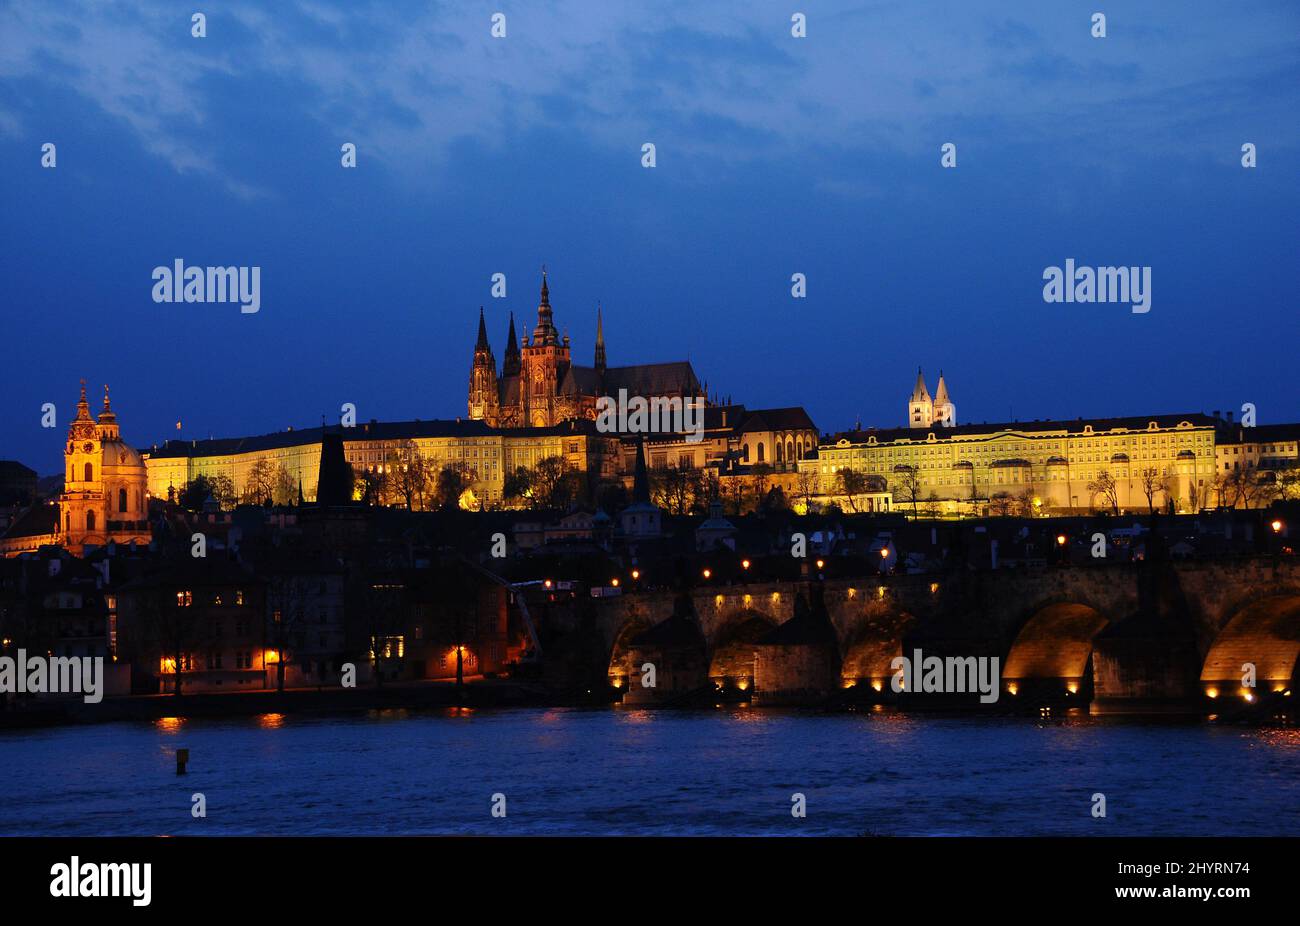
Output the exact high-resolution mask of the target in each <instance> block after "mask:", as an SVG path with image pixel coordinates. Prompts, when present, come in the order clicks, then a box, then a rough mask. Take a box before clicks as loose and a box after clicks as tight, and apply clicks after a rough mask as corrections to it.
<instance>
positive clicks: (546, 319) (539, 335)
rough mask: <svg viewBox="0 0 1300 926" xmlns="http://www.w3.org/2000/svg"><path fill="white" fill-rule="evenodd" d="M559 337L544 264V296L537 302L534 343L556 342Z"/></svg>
mask: <svg viewBox="0 0 1300 926" xmlns="http://www.w3.org/2000/svg"><path fill="white" fill-rule="evenodd" d="M558 339H559V336H558V334H557V332H556V330H555V323H554V322H553V321H552V319H551V290H550V287H548V286H547V285H546V265H545V264H543V265H542V298H541V300H540V301H539V302H538V303H537V329H536V330H535V331H534V332H533V344H535V345H546V344H554V343H555V342H556V341H557V340H558Z"/></svg>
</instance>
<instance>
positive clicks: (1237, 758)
mask: <svg viewBox="0 0 1300 926" xmlns="http://www.w3.org/2000/svg"><path fill="white" fill-rule="evenodd" d="M178 747H183V748H188V749H189V750H190V764H189V773H188V774H187V775H186V776H184V777H178V776H177V775H176V774H175V750H176V749H177V748H178ZM0 757H2V759H3V761H2V763H0V764H2V765H3V768H4V772H5V774H4V788H3V791H4V793H3V798H0V834H5V835H15V834H38V835H72V834H89V835H132V834H148V835H154V834H174V835H188V834H201V833H210V834H514V835H523V834H554V835H579V834H598V835H624V834H644V835H692V834H697V835H748V834H754V835H757V834H807V835H858V834H879V835H899V836H904V835H928V834H948V835H1035V834H1041V835H1101V834H1108V835H1148V834H1149V835H1207V836H1214V835H1292V836H1294V835H1297V834H1300V730H1296V729H1255V728H1246V727H1228V726H1215V725H1210V724H1197V723H1189V724H1175V723H1135V722H1119V721H1112V720H1107V721H1099V720H1091V719H1088V718H1077V719H1062V720H1050V721H1039V720H1034V719H1018V718H979V717H937V716H929V715H916V714H899V713H888V712H879V713H870V712H868V713H862V714H811V713H798V712H791V713H785V712H775V711H759V710H751V709H746V708H736V709H719V710H717V711H713V712H709V711H702V712H693V713H676V712H667V711H657V712H656V711H635V710H627V709H621V708H615V709H602V710H570V709H552V710H547V709H519V710H500V709H497V710H478V711H471V710H464V709H460V710H445V711H429V712H421V713H416V712H407V711H386V712H371V713H368V714H357V715H348V716H330V717H319V716H281V715H275V714H269V715H263V716H261V717H256V718H242V719H231V720H184V721H182V720H176V719H164V720H161V721H158V722H156V723H144V722H137V723H114V724H103V725H97V726H85V727H65V728H58V729H51V730H41V731H35V732H31V731H24V732H4V733H0ZM196 792H201V793H202V794H203V795H204V797H205V798H206V805H207V816H206V817H205V818H202V819H196V818H195V817H193V816H192V814H191V806H192V795H193V794H195V793H196ZM796 792H798V793H801V794H803V795H804V796H805V799H806V807H807V815H806V817H804V818H802V819H797V818H795V817H794V816H792V814H791V807H792V795H793V794H794V793H796ZM498 793H499V794H502V795H504V796H505V816H504V817H493V816H492V814H491V812H490V811H491V808H492V806H493V797H492V796H493V795H494V794H498ZM1096 793H1101V794H1104V795H1105V798H1106V816H1105V818H1104V819H1103V818H1095V817H1094V816H1093V814H1092V807H1093V799H1092V796H1093V795H1094V794H1096ZM498 806H499V805H498Z"/></svg>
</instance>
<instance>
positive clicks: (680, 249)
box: [0, 0, 1300, 473]
mask: <svg viewBox="0 0 1300 926" xmlns="http://www.w3.org/2000/svg"><path fill="white" fill-rule="evenodd" d="M196 9H199V10H202V11H204V12H206V14H207V17H208V20H207V32H208V34H207V37H206V38H201V39H200V38H193V37H191V35H190V28H191V23H190V16H191V14H192V13H193V12H194V11H195V10H196ZM498 10H500V11H502V12H504V13H505V14H506V16H507V36H506V38H504V39H494V38H492V37H491V36H490V34H489V28H490V25H491V22H490V18H491V16H492V14H493V13H494V12H496V11H498ZM795 10H802V11H804V12H806V13H807V15H808V37H807V38H804V39H795V38H792V37H791V35H790V25H791V24H790V16H791V13H792V12H794V11H795ZM1095 10H1101V11H1103V12H1105V13H1106V14H1107V17H1108V20H1107V33H1108V35H1107V37H1106V38H1104V39H1095V38H1093V37H1092V36H1091V34H1090V29H1091V22H1090V16H1091V14H1092V13H1093V12H1094V11H1095ZM1298 104H1300V4H1296V3H1294V2H1277V3H1251V2H1246V3H1240V4H1224V3H1211V2H1204V3H1180V4H1172V3H1154V4H1135V3H1131V2H1098V0H1089V2H1087V3H1077V2H1052V3H1042V2H1039V0H1035V2H1024V3H1016V2H998V3H980V2H952V3H937V2H917V0H908V2H898V3H830V2H823V0H810V2H807V3H805V2H804V0H791V2H786V3H780V4H778V3H768V2H752V0H751V2H735V3H721V2H710V3H699V2H688V3H669V2H649V0H647V2H644V3H631V2H619V3H614V2H595V0H592V2H582V3H578V2H547V3H538V2H527V3H524V2H518V0H515V2H505V0H491V2H488V3H473V2H462V3H445V4H439V3H433V2H419V3H409V4H398V3H379V2H376V3H373V4H367V3H364V2H346V3H344V2H337V3H334V2H326V0H314V2H297V3H291V2H283V3H274V4H271V3H263V4H253V3H244V2H225V0H223V2H220V3H210V4H196V3H194V2H192V0H191V2H188V3H174V2H168V3H162V2H158V3H150V2H134V0H133V2H130V3H126V2H123V3H113V2H100V0H96V2H85V3H71V2H60V3H57V4H54V3H45V2H36V0H31V2H27V0H16V2H8V3H3V4H0V203H2V204H3V209H0V222H2V223H3V225H2V228H3V235H2V237H0V282H2V283H3V293H2V294H0V300H3V306H4V316H5V326H4V331H5V335H6V336H5V350H4V356H3V358H2V359H0V386H2V387H3V396H4V401H3V403H0V458H11V459H19V460H21V461H23V462H25V463H27V464H28V465H29V466H32V467H34V468H36V469H38V470H39V471H40V472H42V473H48V472H57V471H58V470H59V468H60V453H61V448H62V444H63V440H64V435H65V433H66V424H67V421H68V418H69V416H71V415H72V414H73V412H74V405H75V401H76V396H77V381H78V379H79V378H82V377H84V378H85V379H86V380H87V381H88V383H89V384H90V386H89V389H90V392H91V395H92V398H93V400H94V402H93V405H94V407H98V402H99V395H100V394H101V392H102V387H101V384H102V383H105V382H107V383H109V384H110V385H111V387H112V394H113V404H114V407H115V409H116V410H117V412H118V414H119V416H120V419H121V423H122V429H123V436H124V438H125V439H126V440H127V441H129V442H131V443H133V444H135V445H136V446H138V447H141V448H147V447H148V446H149V445H150V444H152V443H154V442H158V441H162V440H165V439H167V438H170V437H174V436H176V431H175V422H176V420H177V419H178V418H180V419H183V421H184V432H183V433H184V436H185V437H207V436H209V435H215V436H230V435H238V434H254V433H264V432H268V431H274V430H278V429H282V428H284V427H286V426H289V425H292V426H295V427H307V426H312V425H318V424H319V423H320V421H321V416H322V414H327V415H329V416H330V417H331V419H332V420H337V416H338V409H339V406H340V404H341V403H343V402H354V403H356V405H357V408H358V417H359V418H360V419H362V420H365V419H369V418H379V419H381V420H383V419H389V420H398V419H410V418H426V419H427V418H450V417H455V416H457V415H461V416H463V415H464V414H465V411H466V408H465V401H466V388H467V381H468V376H469V370H470V361H471V357H472V348H473V342H474V336H475V332H476V328H477V323H478V310H479V306H480V305H483V306H485V309H486V312H487V319H488V326H489V335H490V337H491V339H492V346H493V349H494V351H495V352H496V356H497V360H498V362H500V360H501V359H502V355H503V353H504V337H505V331H506V325H507V319H508V312H509V311H510V310H513V311H514V312H515V315H516V318H517V319H518V320H519V321H520V323H521V331H520V333H521V334H522V333H523V330H529V331H531V328H532V325H533V324H534V323H535V320H536V305H537V290H538V283H539V276H540V266H541V265H542V264H543V263H545V264H546V265H547V267H548V269H549V272H550V285H551V297H552V304H553V306H554V309H555V323H556V325H557V326H558V327H559V328H560V330H561V331H562V332H563V331H567V332H568V334H569V335H570V336H571V338H572V339H573V350H574V359H575V361H576V362H578V363H582V364H590V363H591V362H592V345H593V339H594V331H595V320H596V305H597V301H599V302H600V303H601V305H602V306H603V311H604V324H605V337H606V341H607V343H608V353H609V362H610V364H611V365H621V364H627V363H638V362H652V361H662V360H674V359H681V358H687V359H689V360H691V362H692V363H693V364H694V365H695V368H696V371H697V373H698V374H699V376H700V377H701V378H702V379H706V380H707V381H708V383H709V385H710V388H711V390H716V391H719V392H721V393H723V394H730V395H731V396H732V397H733V399H734V400H735V401H738V402H744V403H746V404H748V405H750V406H751V407H763V406H783V405H803V406H805V407H806V408H807V409H808V411H809V412H810V414H811V415H812V417H813V420H814V421H815V422H816V423H817V424H818V426H819V427H820V428H821V429H822V430H823V431H834V430H840V429H845V428H850V427H852V426H853V425H854V423H855V421H857V420H861V421H862V423H863V424H864V425H867V426H870V425H879V426H896V425H901V424H903V423H904V416H905V412H906V405H905V403H906V400H907V396H908V394H909V393H910V391H911V387H912V383H913V381H914V379H915V376H916V368H917V366H918V365H923V366H924V367H925V371H926V374H927V379H928V381H929V384H930V388H931V390H933V389H934V385H935V380H936V379H937V376H938V372H939V369H940V368H942V369H943V371H944V373H945V374H946V376H947V380H948V384H949V387H950V390H951V392H952V397H953V401H954V402H955V403H956V407H957V415H958V419H959V420H960V421H963V422H965V421H983V420H987V421H1005V420H1008V419H1010V418H1016V419H1020V420H1024V419H1033V418H1046V417H1071V418H1072V417H1076V416H1080V415H1083V416H1105V415H1125V414H1135V415H1136V414H1143V413H1148V412H1181V411H1198V410H1204V411H1210V410H1212V409H1240V407H1241V405H1242V404H1243V403H1246V402H1252V403H1254V404H1255V405H1256V406H1257V407H1258V410H1259V411H1258V414H1259V421H1260V423H1268V422H1276V421H1287V420H1290V421H1295V420H1300V390H1298V389H1297V388H1296V373H1295V369H1294V357H1295V346H1296V340H1297V335H1298V334H1300V323H1298V322H1297V297H1296V293H1297V286H1298V284H1300V279H1298V277H1300V255H1297V253H1296V252H1297V239H1298V237H1300V225H1298V223H1297V216H1298V215H1300V144H1298V142H1300V134H1298V129H1300V120H1298V119H1297V114H1298V113H1300V105H1298ZM45 142H54V143H55V144H56V145H57V157H58V166H57V167H56V168H54V169H43V168H42V167H41V164H40V158H41V145H42V144H43V143H45ZM344 142H354V143H356V145H357V146H358V167H357V168H356V169H355V170H348V169H344V168H342V167H341V166H340V163H339V159H340V150H339V149H340V145H342V144H343V143H344ZM645 142H653V143H654V144H655V145H656V146H657V166H656V167H655V168H653V169H646V168H643V167H642V166H641V146H642V144H643V143H645ZM944 142H954V143H955V144H956V145H957V151H958V154H957V158H958V166H957V167H956V168H955V169H944V168H942V167H941V166H940V146H941V145H942V144H943V143H944ZM1246 142H1251V143H1254V144H1255V145H1256V146H1257V149H1258V167H1256V168H1254V169H1244V168H1243V167H1242V166H1241V163H1240V159H1241V146H1242V144H1243V143H1246ZM176 258H182V259H183V260H185V261H186V262H187V263H189V264H198V265H241V264H242V265H256V266H260V267H261V268H262V270H261V273H262V308H261V311H260V312H258V313H257V314H255V315H244V314H241V313H240V311H239V308H238V306H236V305H230V304H225V305H222V304H188V305H187V304H183V303H182V304H156V303H154V302H153V301H152V299H151V290H152V285H153V282H152V279H151V273H152V270H153V268H154V267H155V266H157V265H170V264H171V263H172V261H173V260H175V259H176ZM1067 258H1073V259H1074V260H1075V261H1076V262H1077V263H1079V264H1085V265H1091V266H1096V265H1109V264H1123V265H1149V266H1151V267H1152V276H1153V295H1152V308H1151V311H1150V312H1149V313H1148V314H1145V315H1139V314H1133V313H1132V312H1130V310H1129V308H1128V306H1126V305H1101V304H1094V305H1089V304H1082V305H1081V304H1048V303H1045V302H1044V301H1043V298H1042V288H1043V280H1042V273H1043V270H1044V268H1045V267H1048V266H1051V265H1062V264H1064V262H1065V260H1066V259H1067ZM496 272H503V273H505V274H506V275H507V280H508V298H506V299H493V298H492V297H491V293H490V278H491V276H492V274H493V273H496ZM796 272H801V273H805V274H807V278H808V296H807V298H806V299H802V300H798V299H793V298H791V295H790V276H791V274H792V273H796ZM44 402H55V403H57V405H58V408H59V416H60V417H59V427H58V428H57V429H54V430H43V429H41V427H40V409H41V404H42V403H44Z"/></svg>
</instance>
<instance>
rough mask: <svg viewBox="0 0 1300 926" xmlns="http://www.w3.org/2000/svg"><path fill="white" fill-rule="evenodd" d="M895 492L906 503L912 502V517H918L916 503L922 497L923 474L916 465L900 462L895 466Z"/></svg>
mask: <svg viewBox="0 0 1300 926" xmlns="http://www.w3.org/2000/svg"><path fill="white" fill-rule="evenodd" d="M894 494H895V495H897V496H898V497H899V499H900V500H902V502H903V503H904V504H910V505H911V506H912V517H913V518H915V517H917V511H916V503H917V502H918V501H919V500H920V498H921V474H920V473H919V472H918V471H917V469H916V467H915V466H908V465H907V464H905V463H900V464H899V465H898V466H895V467H894Z"/></svg>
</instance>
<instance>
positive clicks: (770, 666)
mask: <svg viewBox="0 0 1300 926" xmlns="http://www.w3.org/2000/svg"><path fill="white" fill-rule="evenodd" d="M810 594H811V596H812V599H813V603H812V606H811V607H810V606H809V605H808V604H807V603H806V602H805V600H804V597H803V595H802V594H800V595H799V597H797V598H796V599H795V603H794V617H792V618H790V620H788V621H786V622H785V623H784V624H782V625H781V626H780V627H777V628H776V629H775V630H773V631H772V632H771V633H768V634H767V635H765V636H764V637H763V638H762V639H760V640H759V641H758V643H757V644H756V645H755V651H754V698H753V701H754V704H756V705H797V704H820V703H822V702H825V701H826V700H827V699H829V698H830V697H831V696H832V695H833V694H834V693H835V692H836V690H837V689H838V688H839V687H840V654H839V644H838V641H837V638H836V635H835V628H834V627H833V626H832V625H831V622H830V618H829V616H828V615H827V613H826V605H825V602H824V601H823V599H822V594H821V589H820V588H819V587H816V588H812V589H810Z"/></svg>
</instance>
